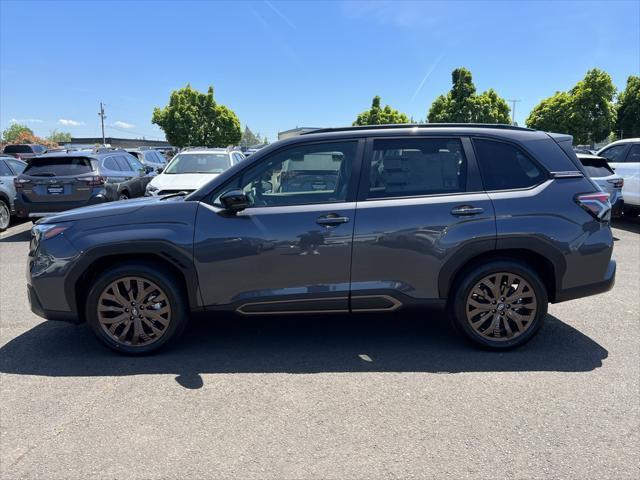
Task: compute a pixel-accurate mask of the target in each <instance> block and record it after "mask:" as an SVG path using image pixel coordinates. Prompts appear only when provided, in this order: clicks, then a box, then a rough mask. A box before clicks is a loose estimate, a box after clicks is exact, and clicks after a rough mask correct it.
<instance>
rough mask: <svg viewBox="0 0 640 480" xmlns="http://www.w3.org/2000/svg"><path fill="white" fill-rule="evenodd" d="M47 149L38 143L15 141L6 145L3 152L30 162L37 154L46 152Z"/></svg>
mask: <svg viewBox="0 0 640 480" xmlns="http://www.w3.org/2000/svg"><path fill="white" fill-rule="evenodd" d="M46 151H47V149H46V148H45V147H43V146H42V145H38V144H36V143H14V144H11V145H6V146H5V147H4V150H3V151H2V153H4V154H5V155H10V156H12V157H15V158H17V159H18V160H24V161H26V162H28V161H29V160H31V159H32V158H33V157H35V156H36V155H42V154H43V153H46Z"/></svg>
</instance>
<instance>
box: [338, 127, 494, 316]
mask: <svg viewBox="0 0 640 480" xmlns="http://www.w3.org/2000/svg"><path fill="white" fill-rule="evenodd" d="M470 158H471V160H473V153H472V151H471V144H470V142H469V140H468V139H461V138H441V137H439V138H436V137H426V136H425V137H411V138H389V139H374V140H372V141H370V143H369V145H368V146H367V149H366V153H365V156H364V159H363V169H362V177H361V181H360V194H359V196H358V200H359V201H358V209H357V213H356V224H355V232H354V244H353V262H352V272H351V310H352V311H354V312H357V311H374V310H378V311H384V310H394V309H396V308H398V307H400V306H402V305H403V304H405V303H415V302H431V301H433V300H438V299H441V298H443V296H444V295H445V292H444V290H446V286H447V285H448V280H449V279H448V277H447V275H449V274H452V273H453V272H454V270H455V269H456V268H457V267H458V266H459V265H462V263H464V261H465V259H466V258H470V257H471V256H473V255H474V254H477V252H480V251H486V250H490V249H492V248H494V246H495V237H496V226H495V216H494V211H493V206H492V203H491V200H490V199H489V197H488V195H487V194H486V193H485V192H484V191H483V189H482V185H481V180H480V178H479V174H478V171H477V167H476V164H475V162H473V161H470V160H469V159H470Z"/></svg>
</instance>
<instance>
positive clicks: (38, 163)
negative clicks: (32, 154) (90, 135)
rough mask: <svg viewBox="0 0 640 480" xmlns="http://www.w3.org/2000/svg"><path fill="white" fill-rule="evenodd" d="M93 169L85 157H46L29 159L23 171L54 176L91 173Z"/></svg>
mask: <svg viewBox="0 0 640 480" xmlns="http://www.w3.org/2000/svg"><path fill="white" fill-rule="evenodd" d="M94 170H95V168H94V164H93V163H92V161H91V159H89V158H86V157H46V158H34V159H32V160H31V162H30V163H29V165H28V166H27V168H26V169H25V171H24V173H25V174H27V175H33V176H43V177H56V176H72V175H82V174H85V173H91V172H93V171H94Z"/></svg>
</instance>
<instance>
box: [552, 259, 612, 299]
mask: <svg viewBox="0 0 640 480" xmlns="http://www.w3.org/2000/svg"><path fill="white" fill-rule="evenodd" d="M615 282H616V261H615V260H613V259H611V260H610V261H609V266H608V267H607V272H606V273H605V276H604V278H603V279H602V280H601V281H598V282H594V283H589V284H586V285H580V286H579V287H574V288H568V289H565V290H560V291H558V292H556V298H555V302H554V303H558V302H566V301H567V300H573V299H576V298H582V297H588V296H591V295H597V294H599V293H604V292H608V291H609V290H611V289H612V288H613V286H614V285H615Z"/></svg>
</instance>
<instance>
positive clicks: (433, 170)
mask: <svg viewBox="0 0 640 480" xmlns="http://www.w3.org/2000/svg"><path fill="white" fill-rule="evenodd" d="M370 162H371V168H370V171H369V193H368V195H367V198H371V199H375V198H392V197H410V196H417V195H432V194H444V193H456V192H464V191H466V183H467V159H466V157H465V156H464V152H463V148H462V143H461V142H460V140H459V139H453V138H449V139H447V138H406V139H392V140H376V141H374V143H373V153H372V156H371V159H370Z"/></svg>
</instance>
